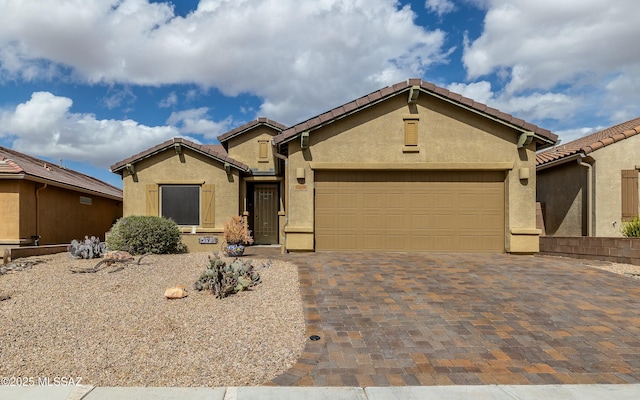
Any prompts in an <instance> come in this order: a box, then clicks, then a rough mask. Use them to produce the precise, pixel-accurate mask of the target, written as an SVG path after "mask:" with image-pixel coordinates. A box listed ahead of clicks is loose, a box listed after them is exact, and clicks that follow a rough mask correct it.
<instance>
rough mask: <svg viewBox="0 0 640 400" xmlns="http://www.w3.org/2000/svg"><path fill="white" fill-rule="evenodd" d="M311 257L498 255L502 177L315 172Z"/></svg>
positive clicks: (458, 173) (454, 173) (457, 173)
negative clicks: (325, 253) (351, 253)
mask: <svg viewBox="0 0 640 400" xmlns="http://www.w3.org/2000/svg"><path fill="white" fill-rule="evenodd" d="M315 206H316V223H315V230H316V250H389V251H392V250H397V251H474V252H476V251H483V252H485V251H487V252H504V173H503V172H469V171H465V172H461V171H450V172H424V171H411V172H405V171H381V172H378V171H376V172H365V171H350V172H348V173H344V172H329V171H318V172H317V173H316V204H315Z"/></svg>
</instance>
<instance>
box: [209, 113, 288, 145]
mask: <svg viewBox="0 0 640 400" xmlns="http://www.w3.org/2000/svg"><path fill="white" fill-rule="evenodd" d="M258 125H266V126H269V127H270V128H272V129H274V130H276V131H278V132H282V131H283V130H285V129H287V127H286V126H285V125H282V124H281V123H279V122H276V121H274V120H271V119H268V118H263V117H260V118H258V119H254V120H253V121H251V122H248V123H246V124H244V125H242V126H239V127H237V128H235V129H232V130H230V131H229V132H226V133H223V134H222V135H220V136H218V140H219V141H220V143H224V142H226V141H227V140H229V139H231V138H233V137H235V136H238V135H242V134H243V133H245V132H247V131H249V130H251V129H253V128H254V127H256V126H258Z"/></svg>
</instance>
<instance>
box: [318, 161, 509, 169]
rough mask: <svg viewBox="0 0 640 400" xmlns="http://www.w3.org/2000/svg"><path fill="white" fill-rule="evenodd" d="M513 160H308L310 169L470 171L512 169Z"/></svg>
mask: <svg viewBox="0 0 640 400" xmlns="http://www.w3.org/2000/svg"><path fill="white" fill-rule="evenodd" d="M513 165H514V164H513V162H477V163H476V162H452V163H446V162H427V163H337V162H317V161H314V162H310V163H309V168H311V169H312V170H337V169H344V170H416V171H421V170H424V171H438V170H445V171H446V170H470V171H507V170H512V169H513Z"/></svg>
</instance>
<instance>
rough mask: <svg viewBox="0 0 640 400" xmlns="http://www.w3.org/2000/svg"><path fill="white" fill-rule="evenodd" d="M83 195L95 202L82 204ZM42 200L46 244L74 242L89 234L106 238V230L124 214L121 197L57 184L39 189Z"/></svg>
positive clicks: (40, 214) (41, 224)
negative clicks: (114, 197) (85, 191)
mask: <svg viewBox="0 0 640 400" xmlns="http://www.w3.org/2000/svg"><path fill="white" fill-rule="evenodd" d="M80 197H84V198H90V199H91V205H88V204H81V203H80ZM38 204H39V206H38V208H39V211H38V233H39V234H40V236H41V239H40V244H42V245H45V244H60V243H70V242H71V240H72V239H82V238H84V237H85V236H89V237H91V236H96V237H99V238H100V239H101V240H104V239H105V233H106V232H107V231H109V230H110V229H111V226H112V225H113V223H114V222H115V221H116V220H117V219H118V218H120V217H121V216H122V202H121V201H119V200H111V199H107V198H103V197H98V196H95V195H91V194H86V193H79V192H75V191H71V190H66V189H61V188H57V187H53V186H48V187H47V188H45V189H43V190H41V191H40V192H39V196H38Z"/></svg>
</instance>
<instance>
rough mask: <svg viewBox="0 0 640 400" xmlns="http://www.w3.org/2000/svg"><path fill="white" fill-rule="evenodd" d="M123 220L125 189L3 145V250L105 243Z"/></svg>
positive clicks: (0, 241)
mask: <svg viewBox="0 0 640 400" xmlns="http://www.w3.org/2000/svg"><path fill="white" fill-rule="evenodd" d="M121 216H122V190H120V189H118V188H116V187H115V186H112V185H109V184H108V183H105V182H102V181H100V180H98V179H95V178H92V177H90V176H87V175H84V174H82V173H80V172H77V171H73V170H70V169H67V168H63V167H60V166H58V165H55V164H52V163H50V162H48V161H44V160H40V159H37V158H34V157H31V156H29V155H26V154H23V153H19V152H17V151H15V150H11V149H7V148H5V147H0V221H1V222H0V250H3V249H8V248H12V247H20V246H27V245H34V244H36V243H38V244H40V245H49V244H68V243H70V242H71V240H73V239H82V238H84V237H85V236H96V237H99V238H101V240H104V239H105V232H107V231H109V229H111V226H112V224H113V223H114V221H115V220H116V219H118V218H120V217H121Z"/></svg>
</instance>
